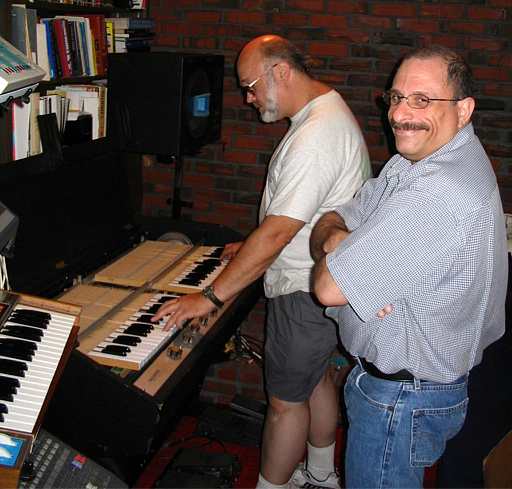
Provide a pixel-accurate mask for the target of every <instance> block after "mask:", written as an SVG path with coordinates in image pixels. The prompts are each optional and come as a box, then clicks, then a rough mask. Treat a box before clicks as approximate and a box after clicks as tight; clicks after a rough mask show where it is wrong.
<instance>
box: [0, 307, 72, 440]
mask: <svg viewBox="0 0 512 489" xmlns="http://www.w3.org/2000/svg"><path fill="white" fill-rule="evenodd" d="M74 322H75V317H74V316H73V315H71V314H65V313H54V312H53V311H51V312H49V311H45V310H41V309H40V308H35V307H31V306H21V305H16V306H15V307H14V310H13V311H11V314H10V315H9V317H8V318H7V320H6V321H5V323H4V325H3V326H2V328H0V373H1V375H0V390H3V393H4V395H3V397H10V396H9V392H12V391H13V389H14V390H15V392H14V393H13V394H12V399H7V400H3V401H2V402H1V404H2V405H3V406H5V409H7V413H2V416H3V420H2V421H0V429H8V430H18V431H22V432H31V431H32V429H33V427H34V425H35V423H36V421H37V418H38V416H39V413H40V410H41V408H42V406H43V404H44V401H45V399H46V396H47V394H48V390H49V388H50V385H51V383H52V380H53V377H54V375H55V372H56V369H57V366H58V364H59V362H60V359H61V356H62V353H63V351H64V348H65V346H66V343H67V341H68V338H69V334H70V332H71V330H72V328H73V325H74ZM12 335H21V336H23V335H24V336H25V338H20V337H19V336H16V337H13V336H12ZM37 340H39V341H37ZM20 356H23V357H24V358H23V359H20Z"/></svg>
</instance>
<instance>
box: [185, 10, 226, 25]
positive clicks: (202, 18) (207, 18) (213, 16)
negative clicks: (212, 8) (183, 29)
mask: <svg viewBox="0 0 512 489" xmlns="http://www.w3.org/2000/svg"><path fill="white" fill-rule="evenodd" d="M185 20H186V22H192V23H196V24H202V23H207V24H209V23H210V24H211V23H218V22H220V13H219V12H188V13H186V14H185Z"/></svg>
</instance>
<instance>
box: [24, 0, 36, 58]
mask: <svg viewBox="0 0 512 489" xmlns="http://www.w3.org/2000/svg"><path fill="white" fill-rule="evenodd" d="M26 12H27V35H28V37H27V52H28V53H29V54H27V57H28V59H30V61H33V62H34V63H35V61H36V45H37V32H36V25H37V11H36V9H33V8H27V9H26Z"/></svg>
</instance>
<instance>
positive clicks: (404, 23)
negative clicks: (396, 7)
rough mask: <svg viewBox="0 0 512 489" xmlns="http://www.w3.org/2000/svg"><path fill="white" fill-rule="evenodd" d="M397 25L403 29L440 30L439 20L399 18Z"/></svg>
mask: <svg viewBox="0 0 512 489" xmlns="http://www.w3.org/2000/svg"><path fill="white" fill-rule="evenodd" d="M397 26H398V28H399V29H400V30H402V31H412V32H422V33H425V32H427V33H428V32H439V30H440V29H439V22H437V21H435V20H427V19H398V20H397Z"/></svg>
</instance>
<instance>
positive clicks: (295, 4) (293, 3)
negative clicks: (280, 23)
mask: <svg viewBox="0 0 512 489" xmlns="http://www.w3.org/2000/svg"><path fill="white" fill-rule="evenodd" d="M286 7H287V9H293V10H307V11H309V12H322V11H323V9H324V2H323V0H287V2H286Z"/></svg>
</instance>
